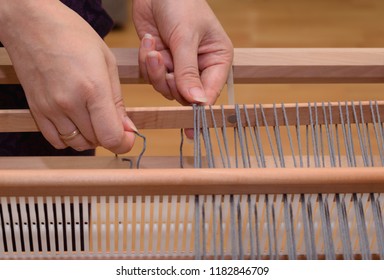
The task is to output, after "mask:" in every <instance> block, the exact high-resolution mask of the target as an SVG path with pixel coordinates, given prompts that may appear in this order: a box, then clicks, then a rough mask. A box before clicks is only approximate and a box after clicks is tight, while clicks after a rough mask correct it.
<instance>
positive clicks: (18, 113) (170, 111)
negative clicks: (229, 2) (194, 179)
mask: <svg viewBox="0 0 384 280" xmlns="http://www.w3.org/2000/svg"><path fill="white" fill-rule="evenodd" d="M239 109H240V115H241V124H242V126H247V125H248V124H249V125H250V126H256V122H257V124H258V125H259V126H274V125H276V124H278V125H281V126H283V125H297V124H299V125H307V124H310V123H311V117H312V122H313V123H314V122H315V119H317V120H316V124H331V123H332V124H340V123H342V122H343V123H346V120H347V115H348V119H349V121H350V122H351V123H356V122H359V123H360V122H362V120H364V122H366V123H373V122H376V121H378V119H376V118H375V119H372V112H373V113H374V114H375V115H376V113H377V112H379V116H380V120H384V101H377V102H369V101H364V102H353V103H352V102H341V103H338V102H330V103H324V104H321V103H316V104H315V103H307V104H304V103H301V104H284V105H283V104H276V105H272V104H267V105H260V104H254V105H253V104H250V105H241V106H240V107H239ZM205 110H206V115H207V125H208V126H209V127H213V126H214V122H213V119H212V117H211V113H213V115H214V119H215V122H216V126H217V127H223V125H224V122H225V126H227V127H234V126H237V125H238V124H237V122H236V110H235V106H233V105H224V106H222V107H221V106H212V107H209V106H206V107H205ZM340 110H341V112H342V114H341V115H340ZM245 111H247V114H248V118H247V117H246V114H245ZM126 112H127V115H128V116H129V118H130V119H131V120H132V121H133V122H134V123H135V125H136V127H137V128H138V129H180V128H192V127H194V116H193V115H194V113H193V109H192V107H137V108H126ZM347 112H348V114H347ZM222 113H224V116H225V119H224V120H223V118H222ZM330 113H331V114H330ZM297 115H299V119H298V118H297ZM330 115H332V120H331V118H330ZM341 116H343V119H342V118H341ZM256 117H257V118H256ZM276 117H277V118H276ZM248 121H249V123H248ZM32 131H38V127H37V125H36V123H35V122H34V120H33V118H32V116H31V114H30V112H29V110H0V132H32Z"/></svg>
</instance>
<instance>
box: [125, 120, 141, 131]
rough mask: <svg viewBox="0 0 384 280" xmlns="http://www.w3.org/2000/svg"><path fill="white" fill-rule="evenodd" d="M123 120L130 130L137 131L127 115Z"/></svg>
mask: <svg viewBox="0 0 384 280" xmlns="http://www.w3.org/2000/svg"><path fill="white" fill-rule="evenodd" d="M124 121H125V123H126V126H128V127H129V128H131V129H132V131H134V132H139V131H138V130H137V128H136V126H135V124H134V123H133V122H132V121H131V119H130V118H128V116H125V117H124Z"/></svg>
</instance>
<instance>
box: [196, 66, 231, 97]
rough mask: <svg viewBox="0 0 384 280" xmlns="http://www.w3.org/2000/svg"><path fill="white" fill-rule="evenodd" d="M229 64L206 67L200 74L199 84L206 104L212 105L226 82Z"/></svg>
mask: <svg viewBox="0 0 384 280" xmlns="http://www.w3.org/2000/svg"><path fill="white" fill-rule="evenodd" d="M230 67H231V64H230V63H229V62H228V63H222V64H216V65H212V66H209V67H207V68H206V69H204V70H203V71H202V73H201V82H202V84H203V87H204V91H205V93H206V97H207V104H214V103H215V101H216V99H217V98H218V97H219V95H220V93H221V91H222V89H223V86H224V85H225V83H226V82H227V79H228V72H229V68H230Z"/></svg>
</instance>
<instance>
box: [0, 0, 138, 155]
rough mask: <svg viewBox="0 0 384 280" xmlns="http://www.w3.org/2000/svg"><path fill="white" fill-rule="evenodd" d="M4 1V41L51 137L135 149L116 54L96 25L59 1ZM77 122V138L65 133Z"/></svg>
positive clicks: (82, 145) (79, 146) (62, 143)
mask: <svg viewBox="0 0 384 280" xmlns="http://www.w3.org/2000/svg"><path fill="white" fill-rule="evenodd" d="M20 2H22V3H20ZM0 4H1V8H0V10H1V11H0V25H1V26H2V27H1V31H0V40H1V41H2V42H3V44H4V46H5V47H6V49H7V51H8V53H9V55H10V57H11V60H12V62H13V65H14V68H15V70H16V73H17V75H18V78H19V80H20V82H21V84H22V86H23V88H24V90H25V94H26V97H27V100H28V104H29V106H30V110H31V113H32V115H33V116H34V119H35V121H36V123H37V125H38V127H39V129H40V130H41V132H42V133H43V135H44V136H45V138H46V139H47V140H48V141H49V142H50V143H51V144H52V145H53V146H54V147H55V148H57V149H62V148H65V147H67V146H71V147H73V148H74V149H76V150H79V151H81V150H86V149H91V148H95V147H96V146H98V145H101V146H104V147H105V148H107V149H109V150H111V151H112V152H114V153H125V152H127V151H129V150H130V149H131V148H132V145H133V142H134V133H133V131H135V127H134V125H133V124H132V122H131V121H130V120H129V119H128V117H126V114H125V108H124V104H123V99H122V97H121V89H120V82H119V79H118V74H117V67H116V62H115V58H114V56H113V55H112V53H111V52H110V50H109V49H108V47H107V46H106V45H105V43H104V42H103V41H102V40H101V39H100V37H99V36H98V35H97V34H96V32H95V31H94V30H93V29H92V28H91V27H90V26H89V25H88V23H86V22H85V21H84V20H83V19H82V18H81V17H80V16H78V15H77V14H76V13H75V12H73V11H72V10H70V9H69V8H67V7H66V6H65V5H63V4H62V3H61V2H59V1H43V2H42V1H29V0H25V1H6V0H0ZM76 129H77V130H79V132H80V133H79V134H78V135H76V136H74V137H72V138H71V137H69V138H71V139H68V140H65V139H63V137H60V134H61V135H70V134H71V132H73V131H75V130H76Z"/></svg>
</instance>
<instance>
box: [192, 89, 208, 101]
mask: <svg viewBox="0 0 384 280" xmlns="http://www.w3.org/2000/svg"><path fill="white" fill-rule="evenodd" d="M189 94H190V95H191V97H192V99H193V100H195V101H197V102H201V103H204V102H207V101H208V99H207V97H205V93H204V91H203V90H202V89H201V88H199V87H193V88H190V89H189Z"/></svg>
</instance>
